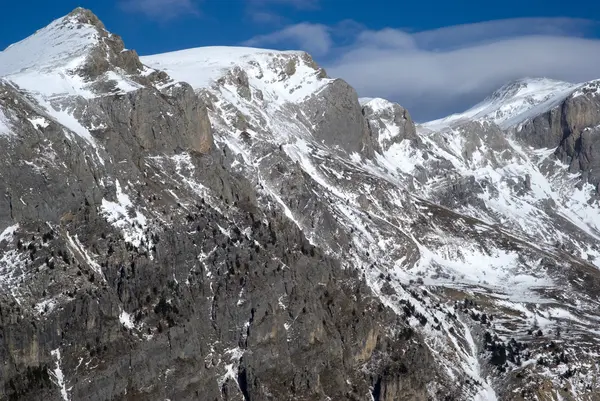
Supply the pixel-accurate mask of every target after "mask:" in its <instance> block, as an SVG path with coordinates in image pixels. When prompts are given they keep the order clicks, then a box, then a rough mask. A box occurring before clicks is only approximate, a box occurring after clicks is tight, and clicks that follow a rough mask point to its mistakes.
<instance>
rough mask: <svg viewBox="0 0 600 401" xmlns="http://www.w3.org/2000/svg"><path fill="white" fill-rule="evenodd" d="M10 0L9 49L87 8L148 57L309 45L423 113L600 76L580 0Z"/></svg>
mask: <svg viewBox="0 0 600 401" xmlns="http://www.w3.org/2000/svg"><path fill="white" fill-rule="evenodd" d="M7 3H8V4H4V5H3V12H2V13H1V14H0V48H5V47H6V46H8V45H9V44H11V43H13V42H16V41H18V40H20V39H22V38H24V37H26V36H28V35H29V34H31V33H33V32H34V31H35V30H36V29H39V28H41V27H43V26H45V25H47V24H48V23H49V22H50V21H52V20H53V19H55V18H58V17H60V16H62V15H65V14H67V13H68V12H69V11H71V10H72V9H73V8H75V7H77V6H82V7H86V8H90V9H92V11H94V12H95V13H96V14H97V15H98V16H99V17H100V19H101V20H102V21H103V22H104V23H105V25H106V26H107V28H108V29H109V30H110V31H112V32H114V33H117V34H119V35H121V36H122V37H123V39H124V41H125V45H126V46H127V47H128V48H133V49H136V50H137V51H138V52H139V53H140V54H142V55H147V54H154V53H162V52H167V51H171V50H178V49H182V48H190V47H197V46H209V45H252V46H256V47H268V48H276V49H303V50H307V51H309V52H310V53H311V54H313V56H314V57H315V59H316V60H317V61H318V62H319V63H320V64H322V65H323V66H325V67H326V69H327V71H328V72H329V74H330V75H332V76H335V77H342V78H344V79H346V80H348V81H349V82H350V83H351V84H352V85H353V86H355V87H356V88H357V90H358V92H359V94H360V95H361V96H382V97H386V98H390V99H392V100H395V101H398V102H400V103H401V104H403V105H404V106H406V107H407V108H408V109H409V111H411V113H412V114H413V115H414V116H415V117H416V119H417V120H426V119H431V118H436V117H440V116H442V115H445V114H448V113H450V112H456V111H460V110H462V109H464V108H466V107H468V106H470V105H472V104H473V103H475V102H477V101H478V100H481V98H482V97H484V96H486V95H487V94H489V93H490V91H492V90H493V89H495V88H497V87H498V86H500V85H502V84H504V83H506V82H507V81H509V80H512V79H517V78H521V77H524V76H548V77H551V78H556V79H563V80H569V81H582V80H589V79H593V78H600V59H599V58H600V25H599V24H598V21H600V7H598V5H597V2H595V1H592V0H588V1H584V0H571V1H569V2H568V3H565V2H564V0H563V1H555V0H546V1H542V0H529V1H527V0H520V1H516V0H504V1H502V2H493V3H490V2H482V1H455V2H451V1H439V0H438V1H423V0H415V1H406V2H400V1H392V0H369V1H352V0H348V1H345V0H96V1H70V0H55V1H47V0H31V1H20V2H19V1H12V0H8V1H7Z"/></svg>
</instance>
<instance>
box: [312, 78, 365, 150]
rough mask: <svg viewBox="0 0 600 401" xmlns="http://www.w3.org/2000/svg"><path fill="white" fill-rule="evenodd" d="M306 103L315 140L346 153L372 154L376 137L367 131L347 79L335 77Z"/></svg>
mask: <svg viewBox="0 0 600 401" xmlns="http://www.w3.org/2000/svg"><path fill="white" fill-rule="evenodd" d="M305 105H306V109H307V110H308V112H307V113H308V118H309V121H310V123H311V124H312V125H313V127H314V135H315V138H316V139H317V140H318V141H320V142H322V143H324V144H326V145H328V146H332V147H339V148H340V149H342V150H344V151H346V152H348V153H353V152H356V153H360V154H364V155H365V156H367V157H370V156H372V155H373V153H374V151H375V148H376V146H377V142H376V141H377V139H376V138H374V137H373V136H372V135H371V132H370V131H369V128H368V125H367V122H366V120H365V118H364V117H363V115H362V109H361V107H360V103H359V102H358V95H357V94H356V91H355V90H354V88H352V87H351V86H350V85H349V84H348V83H347V82H345V81H343V80H341V79H336V80H334V81H333V82H331V83H329V84H328V85H327V86H325V87H324V88H323V89H322V90H321V91H319V92H318V93H316V94H314V95H313V96H312V97H311V98H310V99H308V100H306V101H305Z"/></svg>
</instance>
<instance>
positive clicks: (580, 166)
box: [516, 81, 600, 184]
mask: <svg viewBox="0 0 600 401" xmlns="http://www.w3.org/2000/svg"><path fill="white" fill-rule="evenodd" d="M598 86H600V81H592V82H591V83H589V84H587V85H586V86H584V87H583V88H581V89H579V90H578V91H576V92H575V93H574V94H572V95H571V96H569V97H567V98H566V99H565V100H564V101H563V102H562V103H561V104H560V105H559V106H557V107H555V108H553V109H551V110H549V111H547V112H546V113H543V114H541V115H539V116H537V117H535V118H533V119H532V120H530V121H527V122H526V123H524V124H523V125H522V126H521V127H519V129H517V132H516V133H517V136H518V137H519V138H521V139H523V140H524V141H526V142H527V143H529V144H531V145H532V146H535V147H539V148H542V147H547V148H554V147H556V148H557V149H556V156H557V157H558V158H559V159H560V160H561V161H562V162H563V163H566V164H568V165H569V169H570V171H571V172H574V173H575V172H581V173H583V175H584V178H585V179H586V180H587V181H588V182H590V183H592V184H598V183H600V169H599V167H600V153H599V151H600V150H599V149H600V148H599V147H598V139H597V138H598V135H596V133H597V132H598V127H599V126H600V92H599V91H598Z"/></svg>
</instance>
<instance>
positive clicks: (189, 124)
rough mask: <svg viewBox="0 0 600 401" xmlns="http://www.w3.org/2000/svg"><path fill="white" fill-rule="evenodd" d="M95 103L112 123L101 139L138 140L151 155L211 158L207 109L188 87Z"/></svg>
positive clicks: (146, 90)
mask: <svg viewBox="0 0 600 401" xmlns="http://www.w3.org/2000/svg"><path fill="white" fill-rule="evenodd" d="M96 103H97V107H98V108H99V112H100V113H103V114H104V115H105V116H106V118H107V119H108V122H109V124H108V125H107V127H106V128H104V129H103V130H102V131H104V132H103V133H98V136H99V137H100V138H103V137H104V138H109V137H110V136H109V135H108V132H107V131H111V132H112V131H114V132H117V133H119V135H120V136H121V137H122V138H127V139H128V140H127V141H126V143H131V141H133V140H135V141H137V143H138V144H139V145H140V147H141V148H142V149H143V150H146V151H151V152H167V153H173V152H175V151H191V152H196V153H199V154H208V153H210V151H211V150H212V147H213V139H212V130H211V126H210V121H209V119H208V115H207V112H206V107H205V106H204V104H203V103H202V102H201V101H200V99H199V98H198V96H197V95H196V94H195V93H194V90H193V89H192V88H191V87H190V86H189V85H187V84H185V83H178V84H174V85H172V86H170V87H167V88H166V89H164V90H163V91H162V92H159V91H158V90H156V89H154V88H144V89H140V90H137V91H134V92H130V93H128V94H126V95H124V96H108V97H102V98H100V99H98V100H97V102H96ZM148 116H155V118H152V119H149V118H148Z"/></svg>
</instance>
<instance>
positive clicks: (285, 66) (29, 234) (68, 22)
mask: <svg viewBox="0 0 600 401" xmlns="http://www.w3.org/2000/svg"><path fill="white" fill-rule="evenodd" d="M61 43H68V46H61V45H60V44H61ZM123 48H124V46H123V44H122V42H121V41H120V39H119V38H118V37H117V36H115V35H114V34H111V33H109V32H106V30H105V29H104V27H103V25H102V24H101V22H100V21H99V20H98V19H97V18H96V17H95V16H94V15H93V14H92V13H91V12H89V11H87V10H83V9H77V10H75V11H74V12H73V13H71V14H69V15H68V16H66V17H65V18H62V19H59V20H57V21H55V22H54V23H52V24H51V25H50V26H49V27H47V28H44V29H43V30H41V31H38V32H37V33H36V34H35V35H33V36H32V37H30V38H28V39H26V40H24V41H22V42H19V43H18V44H15V45H14V46H12V47H11V48H9V49H7V50H6V51H5V52H3V53H0V75H1V76H3V78H2V81H1V83H0V147H1V148H2V149H5V155H6V157H5V158H4V159H3V160H2V161H0V183H1V185H2V187H3V188H5V193H4V196H3V197H0V358H1V359H2V360H3V361H5V363H4V364H3V365H1V366H0V398H2V399H9V400H41V399H44V400H63V401H65V400H66V401H69V400H80V399H86V400H93V401H96V400H164V399H171V400H197V399H203V400H328V399H329V400H345V399H349V400H365V401H368V400H376V401H392V400H497V399H501V400H561V399H567V400H594V399H597V394H598V391H599V389H598V386H597V379H598V374H597V372H598V365H597V360H596V357H597V355H598V352H599V349H600V348H599V345H598V343H597V338H596V337H597V336H596V335H595V333H596V326H597V319H598V306H599V305H598V293H599V290H600V273H599V271H598V260H599V259H597V258H598V257H599V256H600V249H599V248H598V240H599V238H600V235H599V234H598V228H599V227H598V223H597V222H598V221H600V220H598V217H600V212H599V210H600V208H599V207H598V204H597V201H594V196H595V192H594V188H593V187H592V186H591V185H589V184H588V183H587V178H586V177H585V176H584V177H581V180H578V181H575V179H574V177H573V174H571V173H570V172H569V170H568V168H567V167H566V166H565V165H564V164H563V163H562V162H561V160H562V159H558V158H554V157H553V156H552V154H553V150H552V149H551V150H547V149H544V148H546V147H548V148H551V147H554V146H559V144H560V143H562V142H559V143H558V144H557V145H548V144H546V142H544V143H543V144H541V145H539V147H537V148H530V147H528V146H527V145H530V144H534V143H533V142H529V141H530V138H539V136H540V135H541V134H540V133H541V132H545V131H543V129H542V128H540V127H541V126H540V125H539V123H534V122H532V121H535V120H536V119H538V118H539V119H542V118H543V117H542V116H543V115H544V113H550V114H551V113H555V112H556V111H554V110H556V109H555V107H556V104H559V103H560V102H556V101H555V100H556V99H554V98H553V97H552V96H551V94H548V93H547V92H548V91H546V92H544V93H543V96H538V97H539V99H538V97H535V96H534V98H535V99H538V100H536V101H539V102H540V103H539V105H542V106H543V105H544V104H546V105H548V104H550V105H551V106H552V107H550V106H549V108H547V109H543V110H542V111H541V112H540V113H538V114H535V115H534V116H532V117H531V118H530V117H527V118H525V119H523V118H521V117H520V116H519V115H508V114H510V113H508V114H507V113H506V112H502V113H500V114H498V110H500V108H498V107H496V103H494V107H493V110H494V112H493V113H492V114H490V113H488V114H486V113H484V112H482V111H479V112H478V113H479V114H478V113H471V114H469V116H468V117H464V116H463V117H460V118H454V117H453V118H451V119H450V120H446V121H443V122H439V121H438V122H434V123H431V124H426V125H424V126H417V127H415V125H414V123H413V122H412V120H411V118H410V115H409V113H408V112H407V111H406V110H404V109H403V108H402V107H401V106H399V105H396V104H393V103H391V102H388V101H385V100H383V99H373V100H370V101H368V102H362V103H363V104H361V102H359V100H358V98H357V95H356V93H355V91H354V90H353V89H352V88H351V87H349V86H348V85H347V84H346V83H344V82H343V81H341V80H333V79H330V78H328V77H327V75H326V74H325V71H324V70H323V69H320V68H319V67H318V66H317V65H316V64H315V63H314V61H313V60H312V59H311V58H310V56H308V55H306V54H305V53H302V52H275V51H267V50H261V49H245V48H200V49H190V50H185V51H182V52H176V53H172V54H163V55H157V56H149V57H143V58H141V60H140V59H139V58H138V57H137V55H136V54H135V53H134V52H123V51H122V50H123ZM15 52H18V54H30V53H31V54H34V55H35V57H31V58H19V60H21V61H19V62H17V61H15V60H16V58H14V57H12V55H14V54H17V53H15ZM98 55H100V56H98ZM105 56H106V57H105ZM23 60H24V61H23ZM19 63H21V64H19ZM23 63H24V64H23ZM39 82H44V83H45V84H44V85H43V86H40V85H39V84H36V83H39ZM65 82H67V83H69V85H63V83H65ZM65 87H67V88H69V90H67V91H65V90H64V88H65ZM524 87H525V88H527V85H525V86H523V85H520V86H518V88H516V89H514V90H512V91H508V92H507V91H504V92H506V95H503V96H501V97H498V99H500V98H501V99H500V100H501V101H502V102H503V103H504V104H510V105H512V106H511V110H517V111H518V112H522V110H524V109H523V108H522V107H520V106H519V107H516V106H515V107H513V106H514V105H515V104H517V105H518V104H520V103H519V102H520V100H519V99H516V97H518V96H520V94H522V92H523V88H524ZM552 87H553V88H559V89H560V91H563V90H565V91H566V90H569V91H572V92H573V94H572V98H573V99H576V98H578V97H577V96H576V95H575V91H576V90H578V88H580V87H571V86H570V85H562V84H561V85H559V84H556V83H552ZM536 90H537V89H536ZM581 90H582V93H584V95H582V96H583V97H585V99H588V98H590V99H591V97H590V96H595V95H592V94H591V89H589V88H587V86H581ZM509 92H510V93H509ZM550 92H551V91H550ZM560 93H561V96H562V92H560ZM527 96H530V94H527ZM566 96H571V94H567V95H566ZM515 99H516V100H515ZM527 99H529V97H528V98H527ZM561 99H562V98H561ZM565 99H566V97H565ZM496 100H497V99H496ZM496 100H494V101H496ZM568 101H569V100H566V102H568ZM545 102H546V103H545ZM548 102H549V103H548ZM578 102H582V100H580V101H578ZM526 103H527V104H528V105H530V104H532V101H529V100H528V101H527V102H526ZM533 103H535V102H533ZM581 104H582V106H578V107H580V109H581V110H584V109H585V110H587V109H586V107H591V106H590V105H589V104H588V101H587V100H586V101H585V102H583V103H581ZM583 105H585V106H583ZM527 107H529V106H527ZM536 107H537V106H536ZM540 107H541V106H540ZM544 107H545V106H544ZM561 107H562V106H561ZM569 107H573V108H572V109H571V110H575V109H576V107H575V106H569ZM486 110H487V109H486ZM590 110H591V108H590ZM488 111H489V110H488ZM530 111H531V110H530V109H527V112H530ZM514 113H516V112H514V111H513V114H514ZM570 113H571V114H570V115H571V117H570V118H569V119H568V121H570V122H569V123H568V124H570V125H568V126H569V127H572V132H580V133H583V134H582V135H580V137H581V136H586V137H585V138H586V139H585V141H586V142H585V143H586V144H587V143H588V142H587V141H588V139H589V140H590V141H592V140H593V138H594V135H593V132H595V131H594V129H595V128H594V127H593V124H595V123H594V121H595V120H593V118H592V117H589V118H588V117H586V116H587V114H586V113H587V112H585V111H582V113H583V114H582V115H581V116H579V115H578V112H576V111H571V112H570ZM590 113H591V112H590ZM588 114H589V113H588ZM489 115H493V116H494V117H493V118H489ZM538 115H539V117H537V116H538ZM590 115H591V114H590ZM481 116H483V117H481ZM498 118H500V119H502V121H500V120H498V121H496V119H498ZM505 121H509V122H510V121H513V122H514V121H519V123H518V124H521V123H522V124H521V125H520V128H519V126H518V125H510V124H508V125H506V124H505ZM536 124H538V125H536ZM561 124H562V123H561ZM528 127H529V128H528ZM553 127H554V126H553ZM519 129H520V130H519ZM552 129H554V128H552ZM569 129H571V128H569ZM588 131H590V133H589V134H587V133H586V132H588ZM552 132H554V131H552ZM570 132H571V131H570ZM548 135H550V134H548ZM552 135H554V134H552ZM550 136H551V135H550ZM553 138H554V137H552V138H548V140H549V141H550V140H554V139H553ZM536 140H537V139H536ZM556 140H561V141H562V139H561V138H558V137H557V138H556ZM583 141H584V140H583V139H578V140H576V141H575V142H576V143H583ZM582 146H583V145H577V146H576V149H578V150H576V151H575V153H576V154H577V155H586V156H581V157H580V156H577V157H578V158H581V159H582V160H583V159H586V160H593V157H592V155H591V154H590V152H592V153H593V149H595V148H594V146H592V145H589V146H588V147H583V148H585V149H589V151H587V153H586V152H581V149H583V148H582ZM577 152H579V153H577ZM575 153H574V154H575ZM573 157H574V156H573ZM569 163H570V160H569ZM588 167H589V166H588ZM588 167H585V168H588ZM589 168H590V171H593V167H589ZM582 169H584V168H583V167H582ZM572 171H575V170H572ZM584 171H586V170H584Z"/></svg>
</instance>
